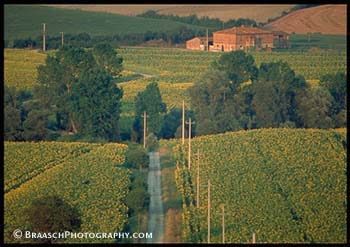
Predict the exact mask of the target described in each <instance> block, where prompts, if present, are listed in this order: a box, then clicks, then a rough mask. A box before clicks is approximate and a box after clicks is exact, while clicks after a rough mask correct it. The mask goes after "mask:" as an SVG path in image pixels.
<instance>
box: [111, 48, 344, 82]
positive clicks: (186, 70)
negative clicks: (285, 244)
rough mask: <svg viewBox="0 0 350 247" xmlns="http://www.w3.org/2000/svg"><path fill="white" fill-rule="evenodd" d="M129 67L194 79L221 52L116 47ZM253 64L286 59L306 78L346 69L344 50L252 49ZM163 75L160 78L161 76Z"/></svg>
mask: <svg viewBox="0 0 350 247" xmlns="http://www.w3.org/2000/svg"><path fill="white" fill-rule="evenodd" d="M118 51H119V53H120V54H121V56H122V57H123V58H124V61H125V66H126V67H127V68H128V67H129V68H132V67H134V68H135V67H138V68H143V69H144V70H147V68H152V69H153V70H155V71H156V73H158V75H159V74H160V75H161V78H163V77H164V79H166V80H167V81H168V82H194V81H196V80H198V79H199V78H200V76H202V75H203V74H204V73H205V71H206V69H207V67H208V66H209V65H210V64H211V63H212V62H213V61H215V59H217V58H219V56H220V55H221V54H222V53H214V52H198V51H189V50H176V49H160V48H124V49H119V50H118ZM251 54H252V55H253V57H254V59H255V62H256V64H257V65H258V66H259V65H260V64H261V63H262V62H265V63H267V62H275V61H279V60H281V61H285V62H287V63H288V64H289V65H290V66H291V68H292V69H293V70H294V71H295V72H296V74H300V75H302V76H304V77H305V79H320V77H321V76H322V75H324V74H327V73H334V72H336V71H342V72H346V53H344V52H329V51H328V52H326V51H319V52H317V53H311V52H309V53H308V52H272V53H264V52H252V53H251ZM162 76H163V77H162Z"/></svg>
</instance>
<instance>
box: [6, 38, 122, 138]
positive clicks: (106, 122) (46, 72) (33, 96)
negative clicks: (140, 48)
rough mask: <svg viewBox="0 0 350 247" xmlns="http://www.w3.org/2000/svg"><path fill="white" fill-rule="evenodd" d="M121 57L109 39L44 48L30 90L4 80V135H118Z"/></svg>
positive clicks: (76, 136)
mask: <svg viewBox="0 0 350 247" xmlns="http://www.w3.org/2000/svg"><path fill="white" fill-rule="evenodd" d="M122 61H123V60H122V58H121V57H119V56H117V53H116V51H115V50H114V49H113V48H112V47H111V46H110V45H108V44H99V45H96V46H95V47H94V48H93V49H91V50H86V49H83V48H74V47H71V46H63V47H61V48H60V49H58V50H57V52H56V53H55V54H53V55H50V54H49V55H48V56H47V58H46V61H45V65H40V66H39V67H38V79H37V83H36V84H35V86H34V88H33V92H32V93H28V92H25V91H21V90H19V91H18V90H16V89H15V88H12V87H8V86H5V107H4V109H5V126H4V127H5V128H4V129H5V140H15V141H21V140H45V139H49V140H56V139H57V138H59V137H60V136H61V133H66V136H67V138H69V136H72V138H73V137H74V138H86V140H90V139H91V138H93V139H95V138H100V139H101V140H118V139H119V122H118V120H119V116H120V112H121V110H120V107H121V102H120V99H121V98H122V95H123V91H122V90H121V89H120V88H119V87H117V86H116V85H115V83H114V81H113V78H115V77H119V76H120V72H121V70H122Z"/></svg>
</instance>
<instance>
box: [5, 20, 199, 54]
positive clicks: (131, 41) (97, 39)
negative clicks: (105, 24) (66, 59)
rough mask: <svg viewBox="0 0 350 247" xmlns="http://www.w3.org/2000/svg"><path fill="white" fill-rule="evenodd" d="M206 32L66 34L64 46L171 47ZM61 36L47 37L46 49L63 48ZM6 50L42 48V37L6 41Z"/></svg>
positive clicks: (183, 29) (186, 28)
mask: <svg viewBox="0 0 350 247" xmlns="http://www.w3.org/2000/svg"><path fill="white" fill-rule="evenodd" d="M204 35H205V30H204V29H203V30H194V29H191V28H188V27H186V26H180V27H179V28H177V29H174V30H171V31H167V32H152V31H146V32H144V33H135V34H115V35H96V36H91V35H89V34H88V33H79V34H68V33H67V34H64V44H67V45H71V46H74V47H82V48H92V47H93V46H95V45H96V44H99V43H108V44H110V45H111V46H113V47H118V46H121V45H130V46H133V45H141V44H143V43H145V42H147V41H150V40H163V41H164V42H165V43H166V44H168V45H169V46H172V45H177V44H182V43H185V42H186V41H187V40H189V39H191V38H193V37H196V36H204ZM61 44H62V42H61V35H60V34H57V35H56V36H49V35H47V36H46V49H48V50H54V49H58V48H59V47H60V46H61ZM4 45H5V47H6V48H31V49H41V48H42V36H38V37H36V38H33V37H28V38H21V39H15V40H13V41H9V40H5V42H4Z"/></svg>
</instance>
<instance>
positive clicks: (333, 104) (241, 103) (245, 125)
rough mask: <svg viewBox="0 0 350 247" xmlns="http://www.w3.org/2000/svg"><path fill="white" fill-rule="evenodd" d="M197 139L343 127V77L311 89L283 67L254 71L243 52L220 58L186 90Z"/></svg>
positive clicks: (336, 76)
mask: <svg viewBox="0 0 350 247" xmlns="http://www.w3.org/2000/svg"><path fill="white" fill-rule="evenodd" d="M189 93H190V97H191V104H192V108H193V109H194V111H195V115H196V118H197V127H196V133H197V134H199V135H201V134H214V133H222V132H226V131H236V130H242V129H245V130H246V129H255V128H278V127H288V128H338V127H345V126H346V100H345V98H346V75H345V74H344V73H336V74H329V75H325V76H323V77H322V78H321V79H320V85H319V86H318V87H310V86H308V85H307V83H306V81H305V79H304V78H303V77H301V76H298V75H296V74H295V73H294V71H293V70H292V69H291V68H290V67H289V65H288V64H287V63H285V62H281V61H279V62H272V63H262V64H261V65H260V67H259V68H258V67H257V66H256V65H255V62H254V59H253V57H252V56H251V55H249V54H247V53H244V52H243V51H235V52H230V53H226V54H223V55H222V56H221V57H220V59H219V60H218V61H216V62H214V63H213V64H212V66H211V67H210V68H209V70H208V72H207V73H206V75H205V76H204V77H203V78H202V79H201V80H200V81H198V82H197V83H195V85H193V87H191V88H190V89H189Z"/></svg>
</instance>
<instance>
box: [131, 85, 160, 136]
mask: <svg viewBox="0 0 350 247" xmlns="http://www.w3.org/2000/svg"><path fill="white" fill-rule="evenodd" d="M135 106H136V109H135V120H134V123H133V128H134V130H135V131H136V132H137V133H138V138H137V139H138V140H140V139H141V136H142V132H143V119H142V118H143V113H144V112H146V113H147V116H148V118H147V133H154V134H155V135H158V134H159V132H160V129H161V127H162V120H163V115H162V114H163V113H165V112H166V104H165V103H163V100H162V96H161V95H160V91H159V88H158V84H157V83H156V82H152V83H150V84H148V85H147V87H146V89H145V90H144V91H142V92H139V93H138V94H137V96H136V99H135Z"/></svg>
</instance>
